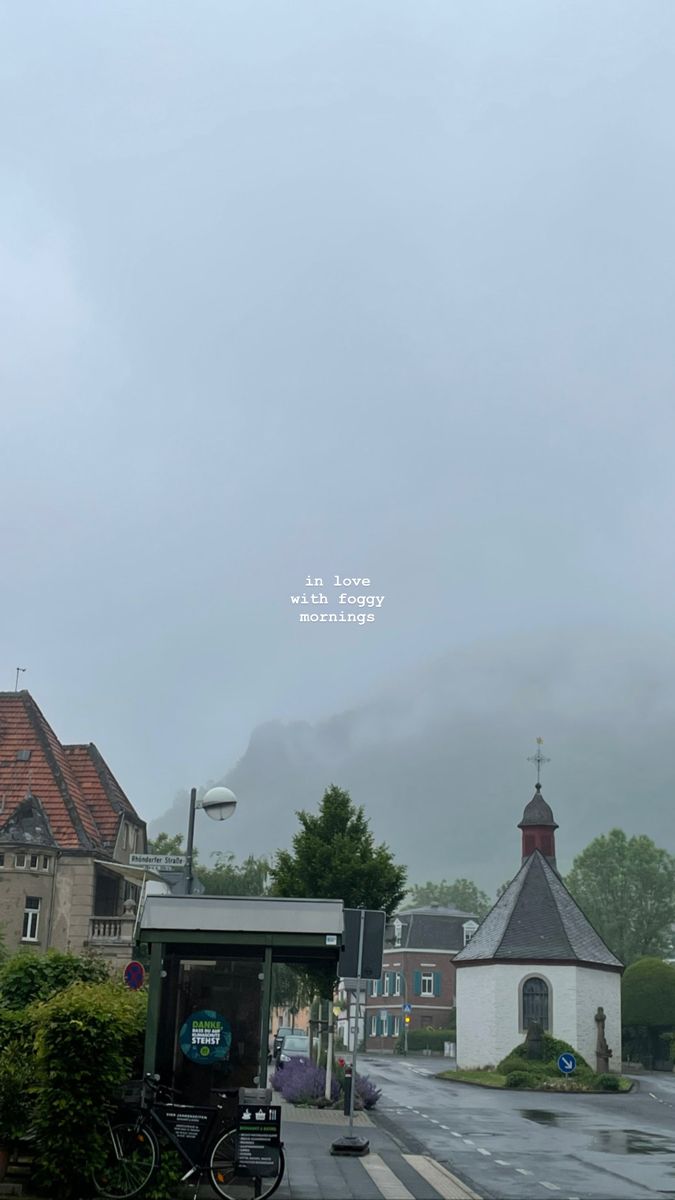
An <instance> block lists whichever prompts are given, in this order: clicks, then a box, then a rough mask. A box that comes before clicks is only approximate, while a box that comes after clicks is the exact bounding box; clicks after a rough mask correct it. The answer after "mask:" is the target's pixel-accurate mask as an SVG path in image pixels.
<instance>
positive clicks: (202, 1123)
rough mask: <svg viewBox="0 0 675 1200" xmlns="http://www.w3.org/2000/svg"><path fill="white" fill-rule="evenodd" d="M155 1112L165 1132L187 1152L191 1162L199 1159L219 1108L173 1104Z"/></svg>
mask: <svg viewBox="0 0 675 1200" xmlns="http://www.w3.org/2000/svg"><path fill="white" fill-rule="evenodd" d="M157 1112H158V1115H159V1117H160V1120H161V1123H162V1124H163V1125H164V1127H165V1129H166V1131H167V1133H169V1134H170V1135H171V1137H172V1138H173V1139H174V1140H175V1141H176V1142H177V1143H178V1145H179V1146H180V1147H181V1149H182V1150H185V1151H186V1152H187V1154H188V1156H189V1158H190V1159H191V1160H192V1162H198V1161H200V1160H201V1158H202V1155H203V1149H204V1147H205V1146H206V1144H207V1141H208V1138H209V1137H210V1135H211V1130H212V1129H213V1124H214V1121H215V1120H216V1119H217V1117H218V1113H219V1109H217V1108H213V1107H211V1108H197V1107H194V1106H193V1105H188V1104H174V1105H167V1106H166V1108H165V1107H164V1106H162V1107H161V1108H159V1109H158V1110H157Z"/></svg>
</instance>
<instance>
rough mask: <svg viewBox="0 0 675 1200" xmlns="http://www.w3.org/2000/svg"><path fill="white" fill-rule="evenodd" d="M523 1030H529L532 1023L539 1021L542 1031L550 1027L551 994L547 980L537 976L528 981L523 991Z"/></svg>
mask: <svg viewBox="0 0 675 1200" xmlns="http://www.w3.org/2000/svg"><path fill="white" fill-rule="evenodd" d="M520 1003H521V1029H528V1028H529V1026H530V1023H531V1022H532V1021H538V1022H539V1024H540V1025H541V1027H542V1029H545V1030H548V1029H549V1028H550V1026H549V1007H550V1006H549V994H548V984H547V982H546V980H545V979H540V978H539V977H537V976H535V977H533V978H532V979H526V980H525V982H524V984H523V986H522V989H521V1001H520Z"/></svg>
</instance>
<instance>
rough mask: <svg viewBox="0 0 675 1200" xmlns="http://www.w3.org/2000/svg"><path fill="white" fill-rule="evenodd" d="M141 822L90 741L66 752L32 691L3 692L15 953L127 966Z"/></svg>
mask: <svg viewBox="0 0 675 1200" xmlns="http://www.w3.org/2000/svg"><path fill="white" fill-rule="evenodd" d="M146 848H147V838H146V828H145V822H144V821H142V820H141V818H140V817H139V816H138V813H137V812H136V810H135V809H134V807H133V805H132V804H131V802H130V800H129V799H128V798H127V796H126V795H125V794H124V792H123V790H122V788H121V787H120V785H119V783H118V782H117V780H116V779H115V777H114V775H113V774H112V772H111V770H110V768H109V767H108V765H107V763H106V762H105V760H104V759H103V757H102V756H101V754H100V753H99V751H98V750H97V748H96V746H94V745H93V743H88V744H82V745H68V746H66V745H62V744H61V742H60V741H59V739H58V738H57V736H56V734H55V733H54V731H53V729H52V728H51V726H50V725H49V724H48V722H47V720H46V719H45V717H44V715H43V713H42V712H41V711H40V709H39V708H38V706H37V704H36V703H35V701H34V700H33V697H32V696H31V695H30V693H29V692H27V691H17V692H0V921H1V922H2V927H3V928H2V933H3V939H4V942H5V945H6V947H7V949H8V950H9V951H10V952H11V951H14V950H17V949H19V948H20V947H29V948H33V949H35V950H47V949H50V948H54V949H58V950H71V951H73V952H75V953H81V952H83V951H84V950H87V949H95V950H98V951H99V952H101V953H103V954H105V955H106V956H107V957H110V958H112V959H120V960H122V959H127V958H128V957H129V953H130V951H131V947H132V939H133V929H134V923H135V914H136V906H137V903H138V898H139V893H140V887H141V884H142V881H143V872H142V870H139V869H138V868H135V867H131V866H130V865H129V857H130V855H131V854H133V853H144V852H145V851H146Z"/></svg>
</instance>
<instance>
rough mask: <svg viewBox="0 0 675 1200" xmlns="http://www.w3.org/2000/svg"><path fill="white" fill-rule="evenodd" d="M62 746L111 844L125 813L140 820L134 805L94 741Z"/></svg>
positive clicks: (95, 817)
mask: <svg viewBox="0 0 675 1200" xmlns="http://www.w3.org/2000/svg"><path fill="white" fill-rule="evenodd" d="M63 748H64V750H65V752H66V758H67V760H68V763H69V765H70V769H71V771H72V772H73V774H74V775H75V777H76V779H77V782H78V783H79V785H80V787H81V789H82V791H83V793H84V795H85V796H86V799H87V804H88V806H89V809H90V810H91V812H92V814H93V816H94V820H95V821H96V824H97V826H98V828H99V829H100V831H101V833H102V834H103V837H104V840H105V841H106V842H109V843H110V844H111V845H112V843H113V842H114V841H115V838H116V837H117V829H118V826H119V821H120V815H121V814H122V813H127V814H128V815H129V816H130V817H132V818H134V822H137V821H138V815H137V813H136V811H135V809H134V807H133V805H132V804H131V802H130V800H128V799H127V797H126V796H125V795H124V792H123V791H122V789H121V787H120V785H119V783H118V782H117V780H116V779H115V776H114V775H113V773H112V771H111V770H110V768H109V767H108V765H107V763H106V762H105V760H104V759H103V757H102V756H101V754H100V753H99V751H98V750H97V748H96V746H95V745H94V744H93V742H90V743H89V745H87V746H64V747H63Z"/></svg>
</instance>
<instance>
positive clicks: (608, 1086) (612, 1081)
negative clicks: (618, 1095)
mask: <svg viewBox="0 0 675 1200" xmlns="http://www.w3.org/2000/svg"><path fill="white" fill-rule="evenodd" d="M619 1082H620V1080H619V1076H618V1075H609V1074H608V1075H598V1076H597V1078H596V1080H595V1086H596V1087H599V1088H601V1089H602V1091H603V1092H618V1090H619Z"/></svg>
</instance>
